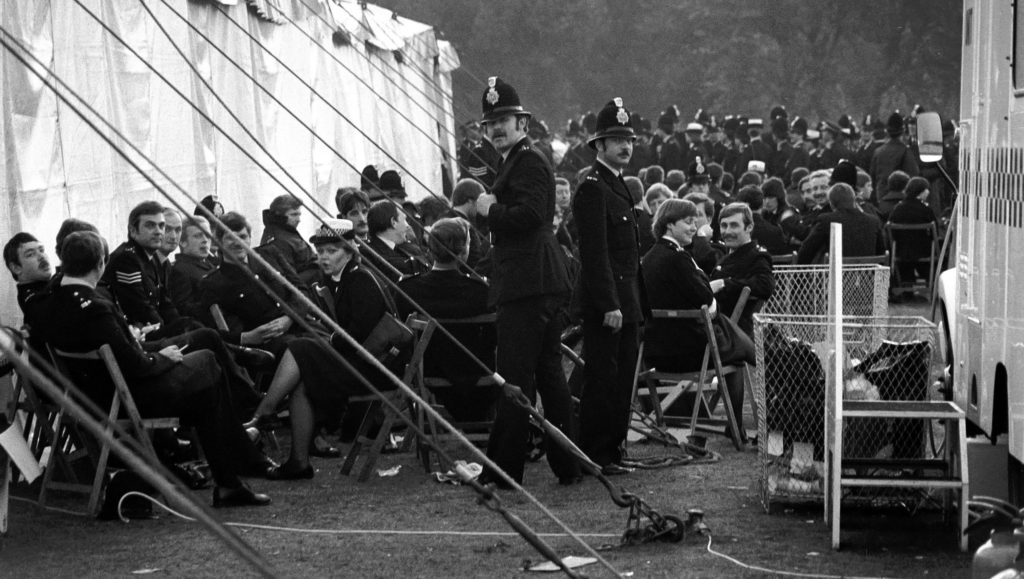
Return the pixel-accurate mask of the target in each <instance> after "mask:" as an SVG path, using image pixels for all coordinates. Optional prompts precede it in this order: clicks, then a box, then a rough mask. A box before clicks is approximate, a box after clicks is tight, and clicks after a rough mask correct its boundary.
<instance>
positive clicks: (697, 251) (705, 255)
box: [686, 235, 724, 275]
mask: <svg viewBox="0 0 1024 579" xmlns="http://www.w3.org/2000/svg"><path fill="white" fill-rule="evenodd" d="M686 251H687V253H689V254H690V256H691V257H693V260H694V261H695V262H697V267H699V268H700V269H701V271H703V272H704V273H706V274H708V275H710V274H711V272H712V271H714V269H715V265H717V264H718V260H719V259H721V258H722V253H724V252H723V251H722V250H721V249H720V248H719V246H718V244H717V243H714V242H712V241H711V240H710V239H708V238H707V237H701V236H699V235H694V236H693V241H692V242H690V245H687V246H686Z"/></svg>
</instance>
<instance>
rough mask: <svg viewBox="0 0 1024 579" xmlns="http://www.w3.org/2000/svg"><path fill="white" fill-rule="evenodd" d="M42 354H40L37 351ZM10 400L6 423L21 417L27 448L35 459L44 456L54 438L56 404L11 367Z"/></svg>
mask: <svg viewBox="0 0 1024 579" xmlns="http://www.w3.org/2000/svg"><path fill="white" fill-rule="evenodd" d="M5 329H6V330H7V331H10V332H14V333H17V334H18V335H19V336H20V335H21V334H20V332H18V331H17V330H14V329H12V328H5ZM39 354H40V355H43V353H39ZM20 356H21V358H22V360H24V361H25V362H28V361H29V353H28V351H27V350H26V351H24V352H22V353H21V355H20ZM11 383H12V390H11V395H12V397H11V399H10V401H9V405H8V407H7V412H6V415H7V422H8V423H10V424H13V423H14V421H15V420H18V419H20V421H21V427H22V432H23V433H24V435H25V438H26V440H27V441H28V443H29V448H30V449H31V450H32V454H33V455H34V456H35V457H36V459H40V458H42V456H43V453H44V451H45V449H46V448H47V447H48V446H50V445H51V444H53V441H54V439H55V438H56V437H55V434H54V430H53V423H54V420H56V417H57V411H58V407H57V405H56V404H54V403H53V402H52V401H50V400H47V399H44V398H42V397H40V396H39V393H38V392H37V391H36V389H35V387H34V386H33V384H32V381H31V380H30V379H29V378H28V377H27V376H23V375H21V374H20V373H18V371H17V370H16V369H13V368H12V369H11Z"/></svg>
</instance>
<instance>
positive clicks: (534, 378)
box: [487, 296, 580, 483]
mask: <svg viewBox="0 0 1024 579" xmlns="http://www.w3.org/2000/svg"><path fill="white" fill-rule="evenodd" d="M564 303H565V298H564V297H563V296H536V297H529V298H524V299H521V300H516V301H513V302H510V303H505V304H501V305H499V306H498V317H497V323H496V326H497V332H498V350H497V365H496V366H497V371H498V373H499V374H501V376H502V377H503V378H505V380H506V381H507V382H509V383H510V384H514V385H516V386H518V387H520V388H521V389H522V390H523V393H524V394H526V396H527V398H529V399H530V402H531V403H535V402H536V399H537V394H538V393H539V394H540V397H541V401H542V402H543V403H544V417H545V418H546V419H547V420H548V421H549V422H551V423H552V424H554V425H555V426H556V427H558V429H559V430H561V431H562V432H564V433H566V435H568V436H571V433H572V431H573V428H572V426H573V418H572V397H571V396H569V389H568V387H567V386H566V384H565V375H564V374H563V373H562V355H561V352H560V350H559V344H560V343H561V333H562V321H561V317H560V316H559V315H558V314H559V311H560V310H561V308H562V307H563V305H564ZM528 424H529V415H528V414H527V413H526V411H525V410H523V409H521V408H520V407H519V406H518V405H516V404H515V403H514V402H512V401H511V400H509V399H508V398H507V397H505V396H500V397H499V399H498V407H497V416H496V418H495V421H494V428H493V430H492V431H491V436H490V439H489V440H488V441H487V456H488V458H490V459H491V460H493V461H494V462H496V463H497V464H498V466H500V467H501V468H502V470H504V471H505V472H507V473H508V474H509V476H511V477H512V478H513V479H515V480H516V481H517V482H519V483H522V481H523V470H524V466H525V463H526V449H527V437H528V433H529V430H528ZM547 458H548V464H549V466H550V467H551V470H552V472H554V473H555V476H557V477H559V478H566V477H574V476H579V473H580V467H579V462H578V461H577V460H576V458H575V457H574V456H573V455H572V453H571V452H569V451H567V450H565V449H562V448H561V447H560V446H558V445H557V444H555V443H554V442H549V443H548V445H547ZM489 476H492V478H493V475H489Z"/></svg>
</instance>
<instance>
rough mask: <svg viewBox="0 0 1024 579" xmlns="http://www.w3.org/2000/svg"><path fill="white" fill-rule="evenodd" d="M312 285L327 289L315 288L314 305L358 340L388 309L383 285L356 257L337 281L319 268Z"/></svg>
mask: <svg viewBox="0 0 1024 579" xmlns="http://www.w3.org/2000/svg"><path fill="white" fill-rule="evenodd" d="M313 288H314V290H316V289H317V288H324V289H325V290H326V291H325V292H319V291H318V292H316V294H317V298H318V299H317V301H318V302H319V303H318V304H317V305H319V306H320V309H322V310H324V311H325V312H326V313H328V314H330V315H331V317H333V318H334V321H335V322H337V323H338V325H339V326H341V327H342V329H344V330H345V331H346V332H348V333H349V334H351V335H352V337H353V338H354V339H355V340H356V341H357V342H360V343H361V342H363V341H364V340H366V338H367V337H369V335H370V332H372V331H373V328H374V326H376V325H377V323H378V322H380V318H381V316H383V315H384V314H385V313H386V312H388V310H389V308H388V305H387V304H388V302H387V299H386V298H385V296H384V287H383V285H381V283H380V281H379V280H377V279H376V278H375V277H374V275H373V274H372V273H370V271H369V270H368V269H366V268H365V267H363V266H362V265H361V264H360V263H359V261H358V260H355V259H353V260H352V261H350V262H348V264H346V265H345V269H344V270H342V272H341V276H340V277H339V278H338V280H337V281H335V280H334V279H332V278H330V277H327V276H324V275H323V273H322V272H321V273H320V274H319V278H318V279H317V280H316V281H314V282H313ZM390 313H395V312H390Z"/></svg>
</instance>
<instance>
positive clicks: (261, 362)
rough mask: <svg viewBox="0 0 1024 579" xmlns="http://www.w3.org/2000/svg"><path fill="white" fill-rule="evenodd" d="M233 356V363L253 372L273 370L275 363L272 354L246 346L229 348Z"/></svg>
mask: <svg viewBox="0 0 1024 579" xmlns="http://www.w3.org/2000/svg"><path fill="white" fill-rule="evenodd" d="M228 349H229V350H230V351H231V353H232V354H233V355H234V356H235V362H237V363H238V365H239V366H244V367H246V368H250V369H253V370H262V369H267V368H273V367H274V364H275V363H276V362H277V358H276V357H275V356H274V354H272V353H270V352H268V351H266V350H260V349H259V348H248V347H246V346H230V347H229V348H228Z"/></svg>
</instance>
